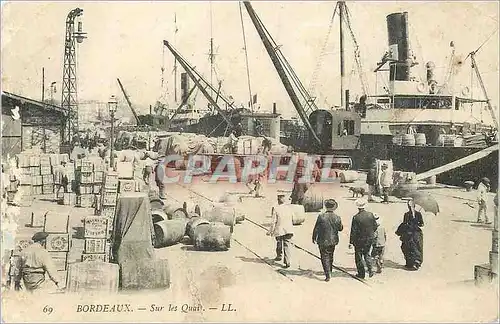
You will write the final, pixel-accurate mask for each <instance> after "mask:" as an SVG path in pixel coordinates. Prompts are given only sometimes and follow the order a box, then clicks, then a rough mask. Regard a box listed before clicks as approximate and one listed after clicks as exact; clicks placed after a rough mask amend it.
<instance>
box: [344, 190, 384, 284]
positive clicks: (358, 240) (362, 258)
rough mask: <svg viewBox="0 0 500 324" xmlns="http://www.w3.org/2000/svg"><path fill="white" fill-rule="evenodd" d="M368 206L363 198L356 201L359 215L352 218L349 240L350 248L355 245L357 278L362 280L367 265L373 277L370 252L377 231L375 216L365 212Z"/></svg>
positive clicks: (369, 273)
mask: <svg viewBox="0 0 500 324" xmlns="http://www.w3.org/2000/svg"><path fill="white" fill-rule="evenodd" d="M366 204H367V202H366V200H364V199H363V198H360V199H358V200H356V206H357V207H358V213H357V214H356V215H354V217H353V218H352V223H351V235H350V240H349V248H352V246H353V245H354V259H355V262H356V268H357V270H358V273H357V275H356V277H358V278H361V279H364V278H365V265H366V268H367V270H368V275H369V276H370V277H373V269H372V263H371V261H372V260H371V257H370V250H371V247H372V244H373V238H374V235H375V230H376V229H377V221H376V220H375V216H374V215H373V214H372V213H370V212H369V211H366V210H365V208H366Z"/></svg>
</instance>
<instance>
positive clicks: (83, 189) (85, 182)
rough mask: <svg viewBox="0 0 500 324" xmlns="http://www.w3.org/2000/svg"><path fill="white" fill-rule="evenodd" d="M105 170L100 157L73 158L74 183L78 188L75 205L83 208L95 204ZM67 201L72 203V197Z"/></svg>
mask: <svg viewBox="0 0 500 324" xmlns="http://www.w3.org/2000/svg"><path fill="white" fill-rule="evenodd" d="M105 171H106V165H105V164H104V161H103V160H102V159H100V158H94V159H89V158H86V159H77V160H75V178H76V183H75V185H76V187H77V188H78V190H76V192H77V196H76V206H78V207H83V208H91V207H93V206H95V204H96V201H97V198H98V197H99V195H100V193H101V187H102V184H103V179H104V174H105ZM75 189H76V188H75ZM65 195H66V194H65ZM70 195H71V194H70ZM58 198H59V197H58ZM65 200H66V199H65ZM69 201H70V204H71V205H73V199H72V198H70V199H69Z"/></svg>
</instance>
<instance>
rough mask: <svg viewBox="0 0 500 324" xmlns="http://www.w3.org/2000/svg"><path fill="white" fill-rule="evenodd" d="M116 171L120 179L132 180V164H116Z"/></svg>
mask: <svg viewBox="0 0 500 324" xmlns="http://www.w3.org/2000/svg"><path fill="white" fill-rule="evenodd" d="M116 171H117V172H118V178H120V179H133V178H134V164H133V163H132V162H117V163H116Z"/></svg>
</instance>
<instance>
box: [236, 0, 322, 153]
mask: <svg viewBox="0 0 500 324" xmlns="http://www.w3.org/2000/svg"><path fill="white" fill-rule="evenodd" d="M243 4H244V5H245V8H246V10H247V12H248V15H249V16H250V19H251V20H252V23H253V25H254V26H255V29H256V30H257V33H258V34H259V36H260V39H261V40H262V43H263V44H264V47H265V48H266V51H267V54H268V55H269V57H270V58H271V61H272V62H273V65H274V68H275V69H276V72H277V73H278V75H279V77H280V79H281V82H282V83H283V86H284V87H285V90H286V92H287V93H288V96H289V97H290V100H291V101H292V103H293V106H294V107H295V110H296V111H297V113H298V114H299V116H300V119H301V120H302V122H303V123H304V125H305V126H306V128H307V130H308V131H309V133H310V134H311V136H312V137H313V138H314V140H315V142H316V143H317V144H318V145H319V146H321V140H320V139H319V137H318V135H317V134H316V132H315V131H314V129H313V127H312V125H311V123H310V122H309V118H308V116H309V114H310V113H311V112H312V111H314V110H317V109H318V107H317V106H316V104H315V102H314V100H313V99H312V98H311V96H310V95H309V93H308V91H307V90H306V89H305V87H304V86H303V84H302V83H301V82H300V80H299V78H298V77H297V75H296V74H295V71H294V70H293V68H292V67H291V66H290V64H289V63H288V61H287V60H286V58H285V56H284V55H283V53H282V52H281V50H280V46H278V45H277V44H276V42H275V41H274V40H273V38H272V37H271V35H270V34H269V32H268V31H267V29H266V27H265V26H264V24H263V23H262V21H261V20H260V18H259V17H258V16H257V13H256V12H255V10H254V9H253V7H252V5H251V4H250V2H249V1H244V2H243Z"/></svg>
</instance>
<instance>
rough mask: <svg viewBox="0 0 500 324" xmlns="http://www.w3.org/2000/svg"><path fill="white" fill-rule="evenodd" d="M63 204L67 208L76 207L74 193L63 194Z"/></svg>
mask: <svg viewBox="0 0 500 324" xmlns="http://www.w3.org/2000/svg"><path fill="white" fill-rule="evenodd" d="M63 203H64V204H65V205H68V206H75V205H76V194H74V193H64V200H63Z"/></svg>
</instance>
